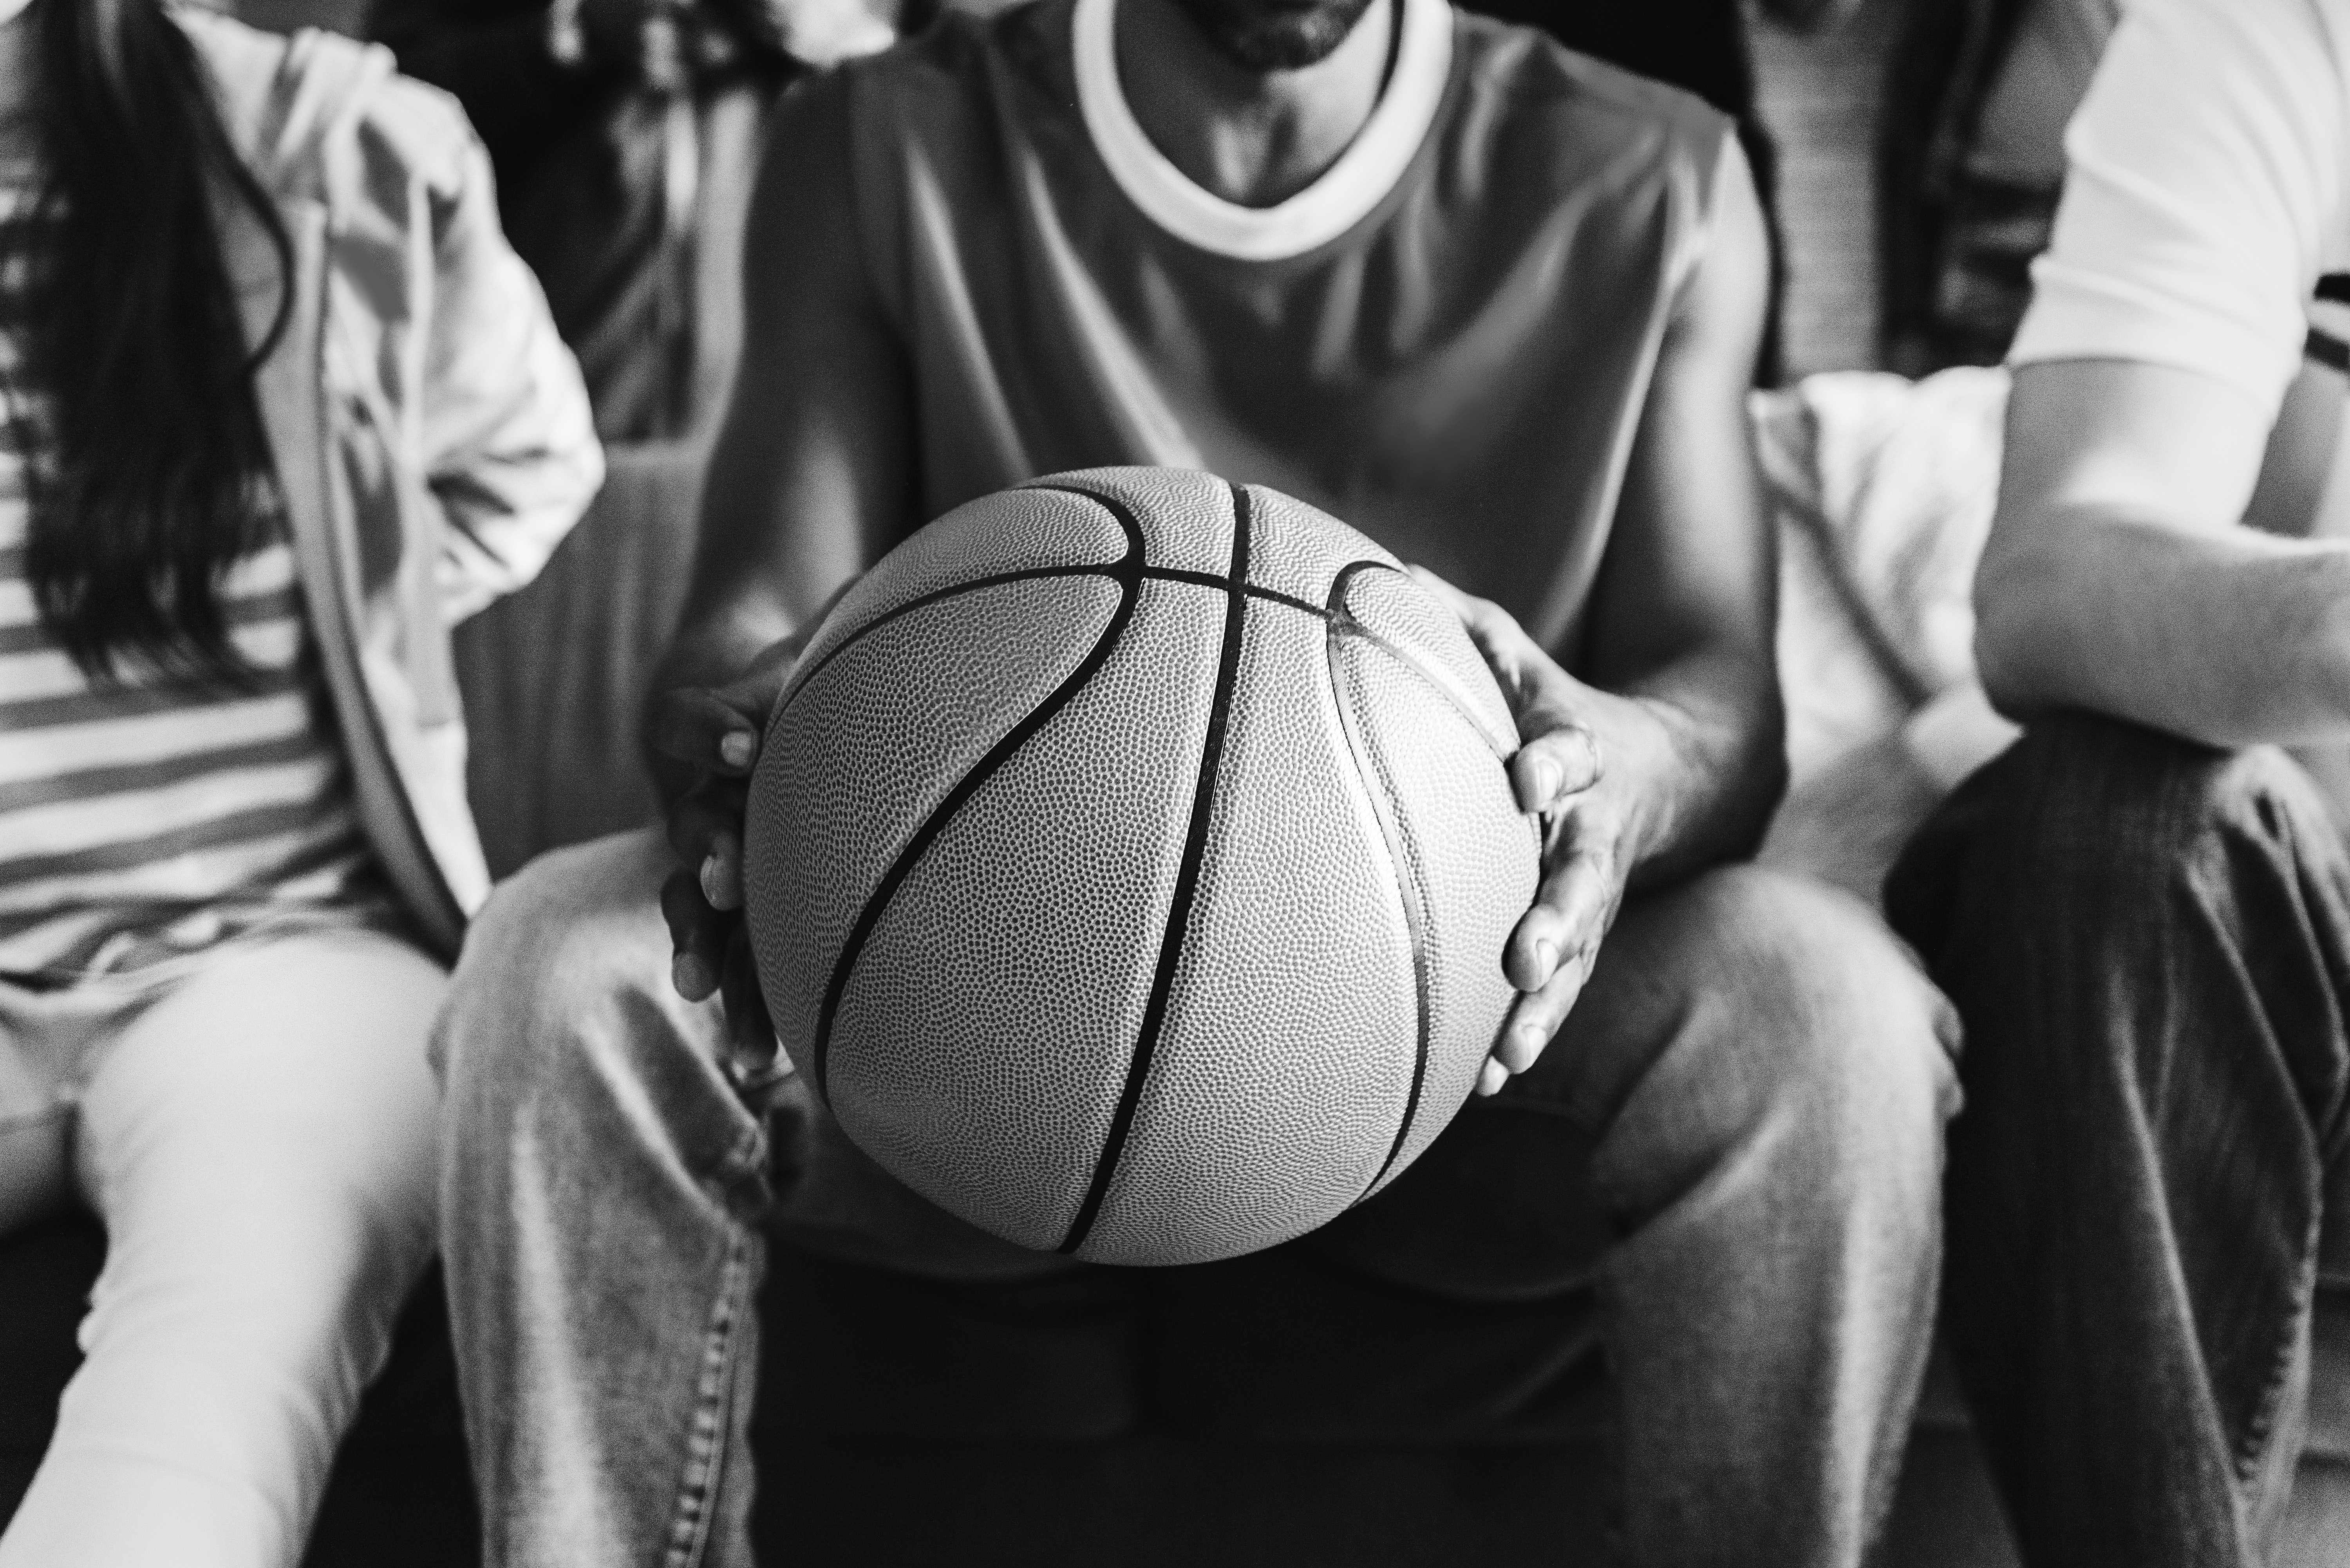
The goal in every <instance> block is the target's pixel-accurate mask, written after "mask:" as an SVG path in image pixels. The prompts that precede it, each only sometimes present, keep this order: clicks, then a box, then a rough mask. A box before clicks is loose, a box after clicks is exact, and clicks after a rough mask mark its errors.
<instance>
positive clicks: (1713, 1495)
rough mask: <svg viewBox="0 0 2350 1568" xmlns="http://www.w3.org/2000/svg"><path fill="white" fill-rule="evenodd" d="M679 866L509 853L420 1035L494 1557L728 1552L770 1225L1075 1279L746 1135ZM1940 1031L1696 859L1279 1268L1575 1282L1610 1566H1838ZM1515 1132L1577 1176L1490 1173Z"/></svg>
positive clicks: (1928, 1178) (759, 1128)
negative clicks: (1586, 1319) (1607, 1477)
mask: <svg viewBox="0 0 2350 1568" xmlns="http://www.w3.org/2000/svg"><path fill="white" fill-rule="evenodd" d="M667 867H668V852H667V851H666V849H665V848H663V846H661V844H660V840H659V838H658V836H654V835H652V834H650V833H648V834H642V835H636V836H628V837H624V838H618V839H608V840H605V841H603V842H601V843H598V844H594V845H589V846H584V847H582V848H579V849H576V850H570V851H566V852H563V853H561V854H557V855H554V856H550V857H546V858H545V859H543V860H541V861H539V862H537V863H536V865H535V866H533V867H531V868H530V869H529V870H527V871H525V872H524V873H523V874H522V875H521V876H520V877H516V878H515V880H514V881H512V882H510V883H509V884H507V885H506V886H505V887H504V888H502V889H500V891H499V892H498V894H497V895H496V897H495V898H493V900H492V902H491V904H490V907H489V908H488V909H487V910H486V911H484V914H483V916H482V917H481V919H480V920H479V922H478V923H477V925H476V926H475V928H474V929H473V935H472V938H471V940H470V941H469V942H468V944H467V947H466V950H465V957H464V961H463V963H462V964H461V965H460V967H459V970H458V973H457V977H456V981H455V986H454V991H453V993H452V1000H451V1003H450V1006H449V1009H448V1011H447V1012H446V1013H445V1014H444V1015H443V1020H442V1028H441V1032H440V1034H439V1038H438V1049H439V1051H440V1052H441V1055H442V1064H443V1071H444V1076H445V1081H446V1089H447V1092H446V1096H445V1101H444V1105H445V1110H444V1116H445V1118H446V1119H445V1121H444V1124H443V1133H444V1137H445V1142H444V1145H443V1147H444V1149H445V1150H446V1158H447V1167H446V1175H445V1181H444V1187H443V1197H444V1210H443V1212H444V1216H445V1224H446V1230H445V1231H444V1246H445V1256H446V1260H447V1266H448V1275H449V1285H450V1293H451V1311H452V1323H453V1325H454V1330H455V1334H456V1339H457V1345H458V1353H459V1356H460V1360H461V1368H462V1373H463V1385H464V1394H465V1401H466V1417H467V1424H468V1429H469V1433H470V1435H471V1437H472V1439H473V1455H474V1463H475V1466H476V1475H477V1480H478V1484H479V1487H480V1491H481V1501H482V1513H483V1522H484V1533H485V1540H486V1543H487V1544H486V1552H487V1556H488V1560H489V1561H490V1562H491V1563H496V1564H542V1563H544V1564H549V1565H553V1564H562V1565H564V1568H604V1565H613V1568H619V1565H621V1564H629V1565H647V1564H654V1563H661V1564H671V1565H676V1568H690V1565H700V1564H716V1565H722V1568H742V1565H747V1563H749V1560H750V1558H749V1547H748V1542H747V1531H746V1521H747V1517H748V1511H749V1503H750V1493H751V1482H752V1477H751V1475H750V1473H749V1470H750V1464H749V1458H748V1452H747V1448H746V1444H745V1438H744V1423H745V1421H746V1418H747V1416H748V1409H747V1406H748V1403H749V1391H750V1388H751V1376H752V1369H753V1366H754V1356H755V1355H756V1338H757V1318H756V1311H755V1298H756V1290H757V1286H758V1282H759V1277H760V1271H761V1269H762V1267H763V1260H764V1233H765V1231H766V1230H767V1229H771V1228H772V1229H779V1230H781V1231H784V1232H786V1233H788V1234H790V1235H791V1236H792V1237H793V1238H794V1239H795V1241H797V1242H798V1243H800V1244H801V1245H803V1246H809V1247H814V1248H816V1249H818V1250H822V1251H831V1252H834V1253H837V1254H843V1255H847V1256H850V1257H853V1258H857V1259H858V1260H860V1261H863V1262H875V1263H880V1264H883V1265H885V1266H889V1267H893V1268H899V1269H903V1270H906V1271H909V1272H920V1273H925V1274H931V1275H940V1274H944V1275H951V1276H959V1277H962V1278H967V1279H977V1278H987V1277H993V1278H1003V1277H1009V1276H1016V1275H1020V1274H1027V1273H1036V1272H1047V1271H1054V1270H1062V1269H1084V1268H1086V1267H1087V1265H1084V1264H1077V1263H1071V1262H1067V1261H1066V1260H1063V1259H1059V1258H1055V1257H1049V1256H1043V1255H1038V1254H1033V1253H1028V1252H1024V1251H1020V1250H1018V1249H1015V1248H1013V1247H1010V1246H1008V1245H1006V1244H1004V1243H1002V1242H999V1241H994V1240H993V1238H991V1237H988V1236H985V1235H983V1234H981V1233H980V1232H978V1231H974V1230H972V1229H970V1228H969V1227H967V1226H964V1225H963V1224H962V1222H961V1221H959V1220H953V1219H951V1218H950V1217H948V1216H947V1215H945V1214H943V1213H941V1211H940V1210H936V1209H934V1208H931V1206H930V1205H929V1204H927V1203H925V1202H923V1201H922V1200H921V1199H918V1198H916V1197H914V1196H913V1195H912V1194H911V1193H910V1192H908V1191H907V1190H906V1189H904V1188H902V1187H899V1185H898V1184H897V1183H895V1182H894V1181H891V1180H890V1179H889V1178H887V1177H886V1176H884V1175H883V1174H882V1173H881V1172H880V1171H879V1169H878V1168H875V1167H874V1166H873V1165H872V1164H871V1163H870V1162H869V1161H867V1160H866V1159H864V1158H863V1157H862V1156H861V1155H859V1154H858V1152H857V1151H856V1150H855V1149H854V1148H853V1147H850V1146H849V1145H847V1142H846V1141H845V1140H844V1139H842V1138H841V1137H839V1136H838V1134H837V1131H836V1130H835V1129H834V1128H833V1127H832V1125H831V1124H830V1123H829V1122H828V1121H827V1119H826V1118H824V1117H823V1116H821V1115H819V1114H816V1113H815V1112H814V1111H812V1110H811V1109H810V1107H809V1105H808V1102H807V1101H806V1097H805V1096H795V1095H794V1096H786V1097H785V1102H784V1103H783V1104H782V1105H781V1106H778V1107H774V1108H773V1109H774V1112H775V1114H773V1115H771V1116H761V1115H756V1114H754V1112H753V1111H752V1110H751V1109H749V1108H746V1107H745V1106H744V1105H743V1102H742V1101H741V1099H740V1098H739V1097H738V1096H736V1094H735V1093H734V1091H733V1089H732V1087H731V1086H730V1085H729V1083H728V1081H727V1080H726V1078H725V1077H724V1076H723V1075H722V1074H721V1073H720V1071H719V1069H718V1068H717V1066H716V1065H715V1064H714V1060H713V1053H714V1049H715V1040H716V1035H717V1029H718V1019H717V1017H716V1015H715V1013H714V1012H712V1010H711V1008H710V1007H709V1006H707V1005H705V1006H701V1007H695V1006H689V1005H687V1004H686V1003H684V1002H681V1001H679V1000H678V999H677V998H676V996H675V995H674V994H673V993H671V991H670V989H669V984H668V980H667V974H668V968H669V947H668V939H667V935H666V932H665V931H664V929H663V927H662V925H661V921H660V915H659V913H658V912H657V910H656V909H655V906H654V895H655V890H656V889H657V888H658V886H659V884H660V877H661V876H662V875H663V874H664V872H665V871H666V870H667ZM1953 1044H1954V1029H1953V1025H1952V1023H1951V1019H1950V1013H1949V1010H1948V1006H1947V1004H1946V1003H1944V1002H1943V1001H1942V1000H1941V998H1940V996H1939V993H1938V992H1935V991H1934V990H1933V988H1932V987H1931V986H1930V985H1929V984H1928V983H1927V982H1926V981H1925V980H1924V978H1923V976H1922V975H1921V974H1920V973H1919V972H1918V969H1917V967H1916V965H1915V964H1914V962H1913V961H1911V960H1910V959H1909V958H1908V955H1907V954H1906V953H1905V952H1904V951H1903V950H1901V949H1900V947H1899V946H1898V943H1896V942H1895V941H1894V940H1892V938H1891V937H1890V936H1889V934H1887V932H1886V930H1885V929H1884V928H1883V927H1882V926H1881V925H1880V924H1878V923H1877V921H1876V919H1874V917H1872V916H1871V915H1869V914H1868V913H1867V912H1866V910H1864V909H1862V908H1861V907H1860V906H1859V905H1857V904H1856V903H1853V902H1851V901H1850V900H1847V899H1846V898H1843V897H1841V896H1840V895H1837V894H1835V893H1832V892H1829V891H1826V890H1825V889H1822V888H1815V887H1812V886H1810V885H1807V884H1804V883H1801V882H1797V881H1794V880H1792V879H1790V878H1786V877H1778V876H1774V875H1772V874H1770V873H1766V872H1762V871H1756V870H1752V869H1746V868H1739V869H1730V870H1722V871H1717V872H1714V873H1711V874H1709V875H1707V876H1704V877H1699V878H1697V879H1695V880H1693V881H1691V882H1689V883H1687V884H1684V885H1683V886H1681V887H1679V888H1675V889H1673V890H1671V891H1669V892H1663V893H1659V894H1656V895H1653V896H1650V897H1648V898H1642V899H1639V900H1636V901H1635V902H1633V903H1632V904H1631V905H1630V906H1629V907H1627V909H1626V910H1625V912H1624V915H1623V918H1622V919H1621V920H1620V921H1619V923H1618V925H1617V929H1616V932H1615V934H1614V935H1613V936H1612V937H1611V938H1610V939H1609V940H1608V943H1607V948H1606V950H1605V951H1604V952H1603V954H1602V957H1601V960H1600V962H1599V964H1598V966H1597V970H1596V974H1595V976H1594V978H1593V980H1592V981H1591V984H1590V986H1589V988H1588V989H1587V990H1586V992H1585V995H1584V998H1583V1001H1582V1002H1581V1003H1580V1005H1579V1006H1578V1007H1577V1008H1576V1010H1575V1014H1574V1016H1573V1018H1572V1019H1571V1020H1570V1021H1569V1023H1568V1025H1567V1027H1566V1029H1565V1032H1564V1033H1562V1034H1561V1036H1560V1037H1559V1039H1558V1040H1557V1041H1556V1042H1555V1043H1554V1044H1552V1046H1551V1047H1550V1050H1549V1051H1548V1053H1547V1054H1545V1055H1544V1058H1543V1061H1542V1063H1541V1064H1540V1065H1539V1066H1538V1067H1537V1068H1536V1069H1535V1070H1534V1072H1532V1073H1529V1074H1527V1075H1525V1076H1524V1077H1523V1078H1522V1079H1521V1080H1519V1081H1518V1083H1517V1084H1516V1085H1513V1087H1512V1088H1511V1089H1510V1090H1509V1091H1507V1092H1506V1093H1504V1094H1503V1096H1499V1097H1498V1098H1497V1099H1495V1100H1494V1101H1492V1102H1491V1103H1488V1104H1483V1105H1476V1106H1471V1108H1470V1109H1468V1110H1466V1111H1464V1112H1463V1113H1462V1115H1461V1116H1460V1117H1459V1118H1458V1119H1457V1120H1456V1121H1455V1123H1454V1125H1453V1126H1452V1127H1451V1128H1450V1129H1448V1130H1447V1132H1446V1133H1445V1134H1444V1135H1443V1137H1440V1138H1439V1139H1438V1140H1437V1142H1436V1144H1435V1145H1434V1146H1432V1147H1431V1148H1430V1151H1429V1152H1428V1153H1427V1154H1426V1155H1425V1156H1423V1157H1422V1159H1421V1162H1420V1164H1419V1166H1416V1167H1415V1168H1414V1169H1413V1170H1412V1171H1410V1172H1409V1173H1408V1174H1407V1175H1406V1176H1405V1177H1404V1178H1403V1179H1400V1180H1399V1181H1398V1182H1396V1183H1395V1184H1394V1185H1393V1186H1392V1187H1391V1188H1390V1189H1389V1190H1388V1192H1387V1193H1385V1194H1383V1195H1382V1196H1381V1197H1380V1199H1378V1200H1377V1201H1376V1202H1374V1203H1371V1204H1367V1205H1365V1206H1364V1207H1363V1208H1362V1209H1361V1210H1357V1211H1356V1212H1355V1213H1353V1214H1351V1215H1349V1216H1347V1218H1346V1219H1345V1220H1343V1221H1342V1222H1341V1223H1340V1224H1338V1225H1334V1226H1332V1227H1331V1228H1329V1229H1328V1230H1327V1231H1324V1232H1322V1233H1321V1234H1319V1235H1317V1236H1315V1237H1313V1238H1308V1239H1307V1243H1293V1245H1297V1244H1312V1245H1314V1246H1315V1247H1316V1248H1318V1249H1320V1250H1321V1251H1323V1252H1324V1253H1325V1255H1326V1256H1336V1257H1339V1258H1341V1259H1343V1260H1344V1261H1345V1262H1347V1264H1348V1265H1349V1266H1351V1267H1354V1268H1355V1269H1357V1271H1358V1272H1361V1273H1362V1274H1364V1275H1366V1276H1367V1277H1373V1278H1384V1279H1388V1280H1391V1281H1393V1282H1396V1283H1397V1284H1398V1285H1399V1286H1405V1287H1417V1288H1431V1289H1439V1290H1442V1291H1444V1292H1447V1293H1451V1294H1453V1295H1456V1296H1458V1295H1464V1294H1465V1295H1469V1296H1471V1297H1477V1296H1480V1295H1483V1296H1489V1297H1491V1298H1492V1299H1494V1300H1509V1299H1522V1298H1523V1295H1524V1294H1525V1293H1528V1292H1540V1291H1543V1290H1546V1289H1552V1288H1555V1287H1556V1286H1557V1285H1558V1284H1559V1283H1560V1282H1573V1281H1578V1280H1581V1281H1588V1280H1590V1279H1591V1278H1592V1277H1593V1276H1594V1275H1595V1274H1596V1282H1597V1287H1598V1293H1599V1295H1600V1297H1601V1298H1602V1301H1603V1303H1605V1305H1606V1308H1607V1311H1606V1314H1605V1321H1606V1324H1607V1328H1606V1332H1607V1341H1608V1346H1607V1348H1608V1357H1609V1365H1610V1367H1611V1369H1612V1371H1613V1372H1614V1375H1615V1377H1616V1380H1617V1386H1618V1389H1619V1397H1618V1407H1619V1409H1620V1412H1621V1415H1620V1418H1619V1420H1618V1421H1617V1433H1616V1438H1617V1450H1618V1454H1619V1459H1620V1465H1619V1471H1620V1474H1621V1477H1622V1496H1621V1506H1620V1509H1619V1516H1620V1519H1621V1529H1620V1531H1619V1540H1620V1545H1621V1549H1622V1555H1623V1557H1624V1559H1625V1560H1626V1561H1627V1562H1629V1563H1642V1564H1646V1563H1656V1564H1666V1563H1670V1564H1674V1565H1676V1568H1701V1565H1703V1564H1709V1563H1723V1564H1730V1563H1738V1564H1742V1565H1748V1568H1758V1565H1770V1564H1781V1563H1784V1564H1822V1565H1825V1564H1854V1563H1858V1562H1859V1561H1860V1560H1861V1558H1862V1555H1863V1552H1864V1551H1865V1550H1866V1544H1867V1542H1868V1539H1869V1537H1870V1535H1871V1533H1872V1532H1873V1531H1874V1529H1875V1527H1876V1524H1877V1521H1878V1519H1879V1517H1880V1516H1881V1514H1882V1512H1883V1511H1884V1507H1885V1504H1886V1502H1887V1499H1888V1497H1889V1493H1890V1488H1891V1481H1892V1479H1893V1474H1894V1471H1895V1469H1896V1468H1897V1466H1898V1460H1899V1457H1900V1454H1901V1451H1902V1448H1903V1445H1904V1442H1905V1440H1906V1438H1907V1431H1908V1417H1909V1414H1910V1410H1911V1407H1912V1405H1913V1404H1914V1402H1915V1399H1916V1396H1917V1390H1918V1382H1919V1379H1920V1376H1921V1375H1922V1372H1923V1368H1924V1364H1925V1359H1926V1352H1927V1345H1928V1342H1929V1332H1930V1326H1931V1317H1932V1309H1933V1300H1934V1293H1935V1289H1936V1284H1937V1280H1938V1275H1939V1253H1940V1237H1939V1220H1938V1215H1937V1192H1938V1189H1939V1179H1940V1172H1941V1151H1942V1143H1941V1132H1942V1126H1943V1123H1944V1121H1945V1119H1946V1118H1947V1117H1948V1116H1949V1115H1950V1112H1951V1111H1952V1110H1953V1108H1954V1107H1955V1105H1956V1095H1955V1090H1954V1087H1953V1085H1954V1082H1955V1077H1954V1074H1953V1071H1952V1068H1951V1065H1950V1051H1951V1049H1952V1046H1953ZM1528 1118H1533V1119H1534V1120H1533V1122H1532V1123H1530V1122H1529V1120H1528ZM1528 1125H1538V1126H1541V1127H1552V1128H1555V1129H1557V1132H1556V1135H1555V1142H1556V1143H1557V1144H1558V1145H1559V1146H1560V1147H1573V1148H1575V1149H1576V1150H1579V1151H1583V1152H1582V1153H1580V1154H1579V1155H1578V1156H1577V1157H1576V1158H1577V1159H1578V1160H1579V1161H1580V1162H1581V1163H1582V1164H1583V1165H1584V1166H1586V1169H1584V1170H1583V1171H1582V1172H1580V1175H1581V1177H1582V1178H1583V1179H1581V1180H1580V1181H1579V1182H1578V1183H1576V1184H1575V1185H1573V1186H1569V1185H1568V1184H1567V1183H1565V1182H1564V1181H1557V1182H1553V1181H1550V1180H1547V1179H1528V1176H1527V1168H1526V1166H1525V1165H1524V1162H1523V1160H1518V1161H1517V1163H1515V1164H1514V1165H1513V1164H1511V1163H1510V1160H1509V1159H1508V1158H1502V1157H1494V1158H1488V1157H1487V1155H1486V1154H1485V1152H1484V1151H1485V1150H1486V1149H1487V1147H1488V1146H1492V1147H1497V1148H1498V1147H1502V1146H1503V1145H1509V1146H1512V1147H1520V1148H1522V1147H1523V1146H1524V1144H1525V1143H1526V1141H1527V1140H1526V1139H1524V1138H1523V1137H1519V1136H1516V1135H1518V1134H1519V1133H1522V1132H1523V1128H1524V1127H1526V1126H1528ZM771 1130H772V1132H773V1135H774V1136H773V1137H772V1140H771V1136H770V1134H771ZM1504 1135H1508V1136H1504ZM771 1142H772V1145H773V1147H771ZM1586 1195H1596V1197H1590V1196H1586ZM1595 1207H1596V1210H1597V1212H1596V1215H1595V1214H1594V1213H1593V1212H1592V1211H1591V1210H1592V1209H1593V1208H1595ZM770 1210H772V1212H770ZM1595 1221H1596V1223H1595ZM1603 1227H1604V1229H1603ZM1595 1231H1597V1232H1598V1233H1599V1234H1601V1235H1604V1236H1612V1238H1613V1241H1612V1242H1603V1243H1601V1244H1599V1245H1598V1246H1596V1247H1595V1246H1594V1245H1593V1243H1592V1242H1591V1241H1590V1240H1589V1238H1590V1237H1591V1235H1592V1234H1593V1233H1594V1232H1595Z"/></svg>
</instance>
